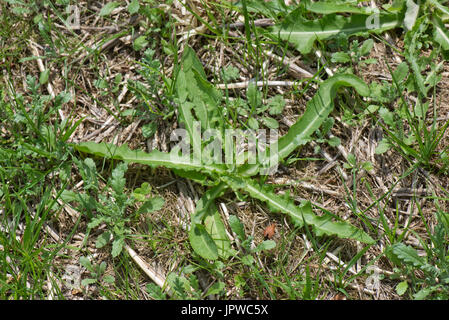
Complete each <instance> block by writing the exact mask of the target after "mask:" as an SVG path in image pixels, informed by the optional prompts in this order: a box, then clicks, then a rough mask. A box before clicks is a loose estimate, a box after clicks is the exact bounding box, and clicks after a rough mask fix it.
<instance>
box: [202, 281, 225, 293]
mask: <svg viewBox="0 0 449 320" xmlns="http://www.w3.org/2000/svg"><path fill="white" fill-rule="evenodd" d="M224 288H225V284H224V283H223V282H221V281H218V282H215V283H214V284H213V285H212V286H211V287H210V288H209V290H208V291H207V294H206V296H209V295H211V294H220V293H221V292H222V291H223V290H224Z"/></svg>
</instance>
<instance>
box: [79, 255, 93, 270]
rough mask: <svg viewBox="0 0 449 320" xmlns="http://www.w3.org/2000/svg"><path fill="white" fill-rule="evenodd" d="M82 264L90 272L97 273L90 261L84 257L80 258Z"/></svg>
mask: <svg viewBox="0 0 449 320" xmlns="http://www.w3.org/2000/svg"><path fill="white" fill-rule="evenodd" d="M80 264H81V265H82V266H83V267H84V268H86V269H87V270H89V271H90V272H94V271H95V270H94V268H93V266H92V263H91V262H90V260H89V259H88V258H86V257H84V256H82V257H80Z"/></svg>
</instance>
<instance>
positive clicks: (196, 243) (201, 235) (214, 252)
mask: <svg viewBox="0 0 449 320" xmlns="http://www.w3.org/2000/svg"><path fill="white" fill-rule="evenodd" d="M189 240H190V244H191V245H192V248H193V250H194V251H195V252H196V253H197V254H198V255H200V256H201V257H203V258H204V259H208V260H216V259H218V248H217V246H216V244H215V242H214V239H212V237H211V236H210V234H209V233H208V232H207V230H206V228H205V227H204V226H203V225H201V224H193V225H192V226H191V227H190V232H189Z"/></svg>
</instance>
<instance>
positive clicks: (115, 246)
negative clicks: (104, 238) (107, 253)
mask: <svg viewBox="0 0 449 320" xmlns="http://www.w3.org/2000/svg"><path fill="white" fill-rule="evenodd" d="M124 244H125V240H124V239H123V238H117V239H114V241H113V242H112V250H111V255H112V257H113V258H115V257H117V256H118V255H119V254H120V252H122V249H123V245H124Z"/></svg>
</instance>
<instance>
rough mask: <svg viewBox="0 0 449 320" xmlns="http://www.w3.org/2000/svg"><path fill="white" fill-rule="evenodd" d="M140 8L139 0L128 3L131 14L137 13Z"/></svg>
mask: <svg viewBox="0 0 449 320" xmlns="http://www.w3.org/2000/svg"><path fill="white" fill-rule="evenodd" d="M139 9H140V4H139V0H132V1H131V2H130V3H129V5H128V12H129V13H130V14H135V13H137V12H138V11H139Z"/></svg>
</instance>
